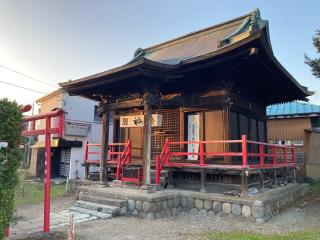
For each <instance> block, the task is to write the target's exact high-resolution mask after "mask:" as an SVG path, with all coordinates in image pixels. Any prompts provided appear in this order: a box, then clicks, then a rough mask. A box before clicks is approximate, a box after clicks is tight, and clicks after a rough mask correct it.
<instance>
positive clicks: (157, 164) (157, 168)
mask: <svg viewBox="0 0 320 240" xmlns="http://www.w3.org/2000/svg"><path fill="white" fill-rule="evenodd" d="M160 173H161V170H160V156H157V158H156V179H155V184H157V185H159V184H160Z"/></svg>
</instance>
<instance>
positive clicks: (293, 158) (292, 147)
mask: <svg viewBox="0 0 320 240" xmlns="http://www.w3.org/2000/svg"><path fill="white" fill-rule="evenodd" d="M294 154H295V153H294V146H293V144H292V145H291V159H292V163H293V164H294V165H295V164H296V156H295V155H294Z"/></svg>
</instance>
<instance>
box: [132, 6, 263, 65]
mask: <svg viewBox="0 0 320 240" xmlns="http://www.w3.org/2000/svg"><path fill="white" fill-rule="evenodd" d="M266 23H267V21H265V20H262V19H261V18H260V12H259V10H258V9H256V10H255V11H253V12H251V13H249V14H247V15H244V16H242V17H239V18H236V19H233V20H230V21H227V22H224V23H221V24H218V25H215V26H211V27H208V28H205V29H202V30H199V31H196V32H192V33H189V34H187V35H184V36H181V37H178V38H175V39H172V40H169V41H166V42H164V43H161V44H157V45H155V46H152V47H149V48H144V49H137V51H136V53H135V55H136V57H135V58H134V59H133V60H131V62H135V61H137V60H139V59H141V58H146V59H148V60H151V61H154V62H158V63H163V64H169V65H176V64H179V63H180V62H182V61H185V60H188V59H192V58H195V57H199V56H203V55H206V54H209V53H212V52H215V51H217V50H219V49H221V48H223V47H224V46H227V45H230V44H233V43H235V42H237V41H239V40H240V39H242V38H244V37H248V36H249V35H250V34H252V33H253V32H255V31H258V30H260V29H261V28H263V27H264V26H265V25H266Z"/></svg>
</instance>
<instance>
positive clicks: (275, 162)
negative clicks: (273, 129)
mask: <svg viewBox="0 0 320 240" xmlns="http://www.w3.org/2000/svg"><path fill="white" fill-rule="evenodd" d="M276 164H277V146H276V145H273V146H272V165H276Z"/></svg>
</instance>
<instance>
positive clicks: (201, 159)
mask: <svg viewBox="0 0 320 240" xmlns="http://www.w3.org/2000/svg"><path fill="white" fill-rule="evenodd" d="M199 144H200V146H199V147H200V149H199V150H200V166H203V165H204V157H203V141H200V142H199Z"/></svg>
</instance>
